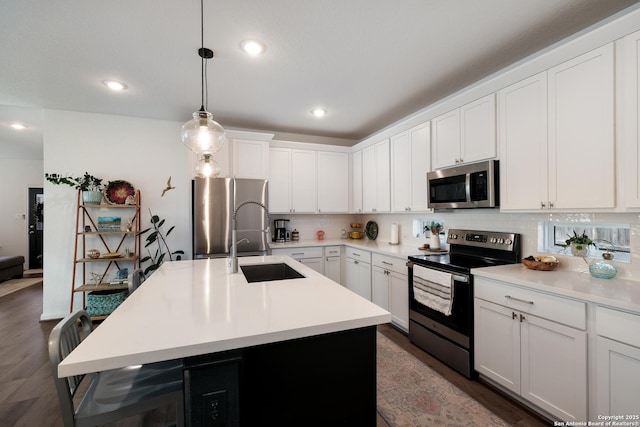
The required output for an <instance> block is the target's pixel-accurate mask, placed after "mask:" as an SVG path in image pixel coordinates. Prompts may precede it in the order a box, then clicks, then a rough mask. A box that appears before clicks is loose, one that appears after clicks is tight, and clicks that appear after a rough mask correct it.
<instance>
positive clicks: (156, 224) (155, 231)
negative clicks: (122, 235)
mask: <svg viewBox="0 0 640 427" xmlns="http://www.w3.org/2000/svg"><path fill="white" fill-rule="evenodd" d="M149 215H150V216H151V227H149V228H147V229H145V230H142V231H141V232H139V233H138V235H143V234H146V233H148V232H149V231H151V233H149V234H148V235H147V237H146V239H145V240H146V244H145V245H144V247H145V248H147V252H148V253H149V255H148V256H145V257H144V258H142V259H141V260H140V263H141V264H142V263H145V262H149V263H150V264H149V266H147V268H145V270H144V275H145V276H147V277H148V276H149V275H150V274H151V273H153V272H154V271H156V270H157V269H158V268H160V266H161V265H162V263H163V262H164V261H165V260H166V258H168V259H169V261H173V260H174V259H175V260H176V261H180V260H181V259H182V255H184V251H183V250H177V251H171V249H169V245H168V244H167V237H168V236H169V234H171V232H172V231H173V229H174V228H175V226H171V227H170V228H169V230H168V231H167V232H166V233H164V232H163V230H162V226H163V225H164V219H161V218H160V217H159V216H158V215H154V214H153V213H151V209H149ZM154 243H156V244H157V245H158V248H157V249H156V250H155V251H154V252H152V251H151V249H149V246H151V245H153V244H154ZM174 257H175V258H174Z"/></svg>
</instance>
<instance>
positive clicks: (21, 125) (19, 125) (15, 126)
mask: <svg viewBox="0 0 640 427" xmlns="http://www.w3.org/2000/svg"><path fill="white" fill-rule="evenodd" d="M11 127H12V128H14V129H15V130H22V129H26V128H27V127H26V126H25V125H23V124H22V123H11Z"/></svg>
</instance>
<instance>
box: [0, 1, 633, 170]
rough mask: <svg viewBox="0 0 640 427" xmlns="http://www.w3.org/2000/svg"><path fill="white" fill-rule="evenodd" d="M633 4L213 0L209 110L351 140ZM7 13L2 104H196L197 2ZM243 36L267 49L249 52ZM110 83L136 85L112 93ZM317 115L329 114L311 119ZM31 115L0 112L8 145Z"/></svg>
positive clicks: (158, 107) (208, 14) (1, 27)
mask: <svg viewBox="0 0 640 427" xmlns="http://www.w3.org/2000/svg"><path fill="white" fill-rule="evenodd" d="M636 2H638V0H396V1H389V0H304V1H302V0H268V1H265V0H236V1H232V0H227V1H223V0H204V3H205V4H204V8H205V9H204V19H205V36H204V40H205V41H204V44H205V46H206V47H209V48H211V49H212V50H213V51H214V52H215V58H214V59H213V60H211V61H209V62H208V63H209V70H208V78H209V84H208V92H209V96H208V97H209V104H208V110H209V111H211V112H212V113H213V116H214V119H215V120H217V121H218V122H220V123H221V124H222V125H223V126H225V127H229V128H237V129H255V130H267V131H273V132H276V133H294V134H304V135H318V136H325V137H333V138H338V139H343V140H346V141H342V142H343V143H344V144H346V145H350V144H352V143H353V142H357V141H358V140H361V139H363V138H365V137H367V136H369V135H370V134H372V133H374V132H375V131H377V130H379V129H381V128H383V127H385V126H387V125H389V124H391V123H393V122H395V121H397V120H398V119H400V118H402V117H404V116H406V115H408V114H410V113H412V112H415V111H417V110H419V109H421V108H423V107H425V106H427V105H429V104H431V103H433V102H435V101H437V100H438V99H441V98H443V97H445V96H446V95H448V94H451V93H453V92H455V91H457V90H459V89H461V88H463V87H465V86H467V85H469V84H471V83H473V82H475V81H477V80H479V79H481V78H483V77H485V76H487V75H489V74H491V73H493V72H495V71H497V70H499V69H501V68H503V67H505V66H507V65H509V64H511V63H513V62H515V61H517V60H519V59H522V58H523V57H525V56H527V55H530V54H532V53H534V52H536V51H538V50H540V49H542V48H544V47H546V46H548V45H550V44H552V43H554V42H556V41H558V40H561V39H562V38H564V37H567V36H569V35H571V34H573V33H575V32H577V31H579V30H581V29H583V28H585V27H587V26H589V25H592V24H594V23H596V22H598V21H600V20H602V19H604V18H606V17H607V16H610V15H612V14H614V13H616V12H618V11H620V10H622V9H623V8H625V7H628V6H630V5H632V4H634V3H636ZM0 10H1V13H0V54H1V56H0V57H1V58H2V60H1V61H0V105H3V106H8V107H16V106H17V107H30V108H36V109H41V108H50V109H63V110H73V111H87V112H97V113H106V114H120V115H130V116H137V117H148V118H156V119H163V120H175V121H180V122H181V121H186V120H188V119H189V118H190V116H191V114H192V113H193V111H195V110H196V109H198V108H199V106H200V57H199V56H198V55H197V53H196V51H197V49H198V47H199V46H200V2H199V1H198V0H163V1H161V2H160V1H152V0H137V1H130V0H110V1H98V0H83V1H77V0H56V1H51V0H21V1H15V0H0ZM246 38H256V39H259V40H260V41H262V42H263V43H265V44H266V45H267V51H266V53H265V54H263V55H262V56H261V57H259V58H251V57H248V56H246V55H245V54H243V53H242V52H241V51H240V49H239V44H240V42H241V41H242V40H244V39H246ZM104 79H117V80H121V81H124V82H126V83H127V84H128V85H129V89H128V90H127V91H126V92H123V93H111V92H108V91H107V90H106V89H105V87H104V86H103V85H102V81H103V80H104ZM315 106H323V107H325V108H327V109H328V111H329V114H328V115H327V116H326V117H325V118H323V119H321V120H319V119H316V118H314V117H313V116H311V114H310V110H311V109H312V108H313V107H315ZM27 111H28V109H24V108H21V109H17V110H15V109H13V108H6V107H5V108H0V149H1V150H5V149H6V147H7V145H6V144H7V142H6V141H8V140H9V139H11V136H10V135H12V134H14V133H15V132H13V131H12V132H11V133H10V132H9V130H8V129H7V128H6V126H1V125H4V124H6V123H8V122H9V121H10V120H16V118H15V117H16V116H15V115H16V114H19V113H20V112H23V113H25V112H27ZM34 117H35V118H37V117H38V114H37V113H35V114H32V115H31V118H30V119H29V120H34ZM27 120H28V118H25V119H23V120H22V121H27ZM38 125H39V124H36V125H34V126H35V127H37V126H38ZM40 126H41V125H40ZM33 133H36V132H33ZM3 141H4V142H3ZM335 141H337V142H341V141H340V140H335ZM0 157H1V156H0Z"/></svg>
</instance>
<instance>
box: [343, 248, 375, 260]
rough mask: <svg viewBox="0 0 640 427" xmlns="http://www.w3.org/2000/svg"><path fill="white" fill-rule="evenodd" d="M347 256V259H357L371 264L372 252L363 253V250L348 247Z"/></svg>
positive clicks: (346, 249)
mask: <svg viewBox="0 0 640 427" xmlns="http://www.w3.org/2000/svg"><path fill="white" fill-rule="evenodd" d="M345 255H346V256H347V258H351V259H357V260H358V261H361V262H366V263H367V264H371V252H369V251H363V250H362V249H356V248H351V247H349V246H347V247H345Z"/></svg>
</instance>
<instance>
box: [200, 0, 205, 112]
mask: <svg viewBox="0 0 640 427" xmlns="http://www.w3.org/2000/svg"><path fill="white" fill-rule="evenodd" d="M200 46H201V47H202V50H201V51H200V52H201V55H200V80H201V81H200V89H201V91H202V93H201V104H200V106H201V107H203V108H204V107H205V105H204V76H205V69H206V67H205V64H206V60H205V58H204V0H200ZM205 110H206V108H205Z"/></svg>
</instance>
